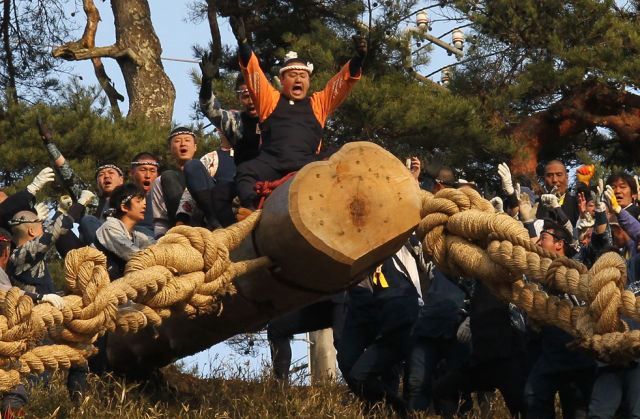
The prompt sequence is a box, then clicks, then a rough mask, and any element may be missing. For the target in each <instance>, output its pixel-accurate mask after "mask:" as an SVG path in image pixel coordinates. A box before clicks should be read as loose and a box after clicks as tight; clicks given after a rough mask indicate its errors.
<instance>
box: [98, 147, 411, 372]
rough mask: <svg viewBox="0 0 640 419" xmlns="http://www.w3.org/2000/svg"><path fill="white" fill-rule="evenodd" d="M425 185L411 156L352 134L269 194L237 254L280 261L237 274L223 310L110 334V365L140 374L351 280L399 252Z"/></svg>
mask: <svg viewBox="0 0 640 419" xmlns="http://www.w3.org/2000/svg"><path fill="white" fill-rule="evenodd" d="M420 207H421V197H420V193H419V188H418V184H417V182H416V181H415V179H413V177H412V176H411V174H410V173H409V171H408V170H407V169H406V168H405V166H404V165H403V163H402V162H400V161H399V160H398V159H397V158H395V157H394V156H393V155H391V154H390V153H389V152H387V151H385V150H383V149H382V148H381V147H379V146H377V145H375V144H372V143H362V142H360V143H350V144H347V145H345V146H344V147H343V148H342V149H341V150H340V151H338V152H337V153H336V154H334V155H333V156H332V157H331V158H330V159H329V160H328V161H323V162H316V163H312V164H309V165H307V166H305V167H304V168H303V169H302V170H300V171H299V172H298V173H297V175H296V176H295V177H293V178H291V179H289V180H288V181H287V182H285V183H283V184H282V185H281V186H279V187H278V188H277V189H276V190H275V191H274V192H273V194H271V196H270V197H269V198H268V199H267V200H266V201H265V206H264V208H263V210H262V211H263V212H262V216H261V219H260V222H259V224H258V226H257V227H256V229H255V231H254V234H253V237H249V238H247V239H246V240H245V241H244V242H243V243H242V244H241V246H240V247H239V248H238V249H237V250H236V251H235V252H233V253H232V255H231V256H232V259H234V260H247V259H252V258H255V257H257V256H262V255H266V256H268V257H269V258H271V260H272V261H273V262H274V263H275V265H276V268H272V269H262V270H260V271H257V272H254V273H252V274H248V275H244V276H241V277H238V278H236V279H235V280H234V281H233V284H234V286H235V288H236V289H237V293H236V294H234V295H228V296H225V297H223V298H222V304H223V310H222V313H221V314H220V315H216V314H211V315H203V316H200V317H197V318H195V319H188V318H169V319H167V320H165V321H164V322H163V324H162V326H161V327H160V328H159V329H158V330H157V333H158V336H157V338H154V336H153V332H154V331H152V330H150V329H149V328H147V329H145V330H143V331H142V332H141V333H138V334H136V335H127V336H115V335H113V336H110V337H109V348H108V351H107V356H108V359H109V364H110V366H111V367H112V368H113V369H115V370H117V371H121V372H124V373H126V374H128V375H130V376H144V375H145V374H146V373H148V371H150V370H151V369H152V368H155V367H161V366H164V365H166V364H168V363H170V362H172V361H174V360H176V359H179V358H181V357H184V356H187V355H191V354H195V353H197V352H199V351H201V350H204V349H207V348H209V347H210V346H211V345H213V344H215V343H218V342H221V341H223V340H224V339H226V338H228V337H230V336H233V335H236V334H238V333H242V332H247V331H252V330H256V329H258V328H260V327H261V326H263V325H264V324H265V323H266V322H267V321H268V320H269V319H271V318H273V317H275V316H277V315H280V314H284V313H287V312H290V311H293V310H296V309H298V308H300V307H303V306H306V305H308V304H311V303H313V302H315V301H317V300H319V299H320V298H322V297H323V296H325V295H331V294H334V293H336V292H338V291H339V290H342V289H345V288H346V287H348V286H349V285H350V284H353V283H355V282H357V281H359V279H360V278H361V277H362V276H363V275H364V274H366V273H367V272H368V271H369V270H370V269H372V268H373V267H374V266H376V265H377V264H379V263H380V262H382V261H384V260H385V259H387V258H389V257H390V256H392V255H393V254H394V253H395V252H396V251H397V250H398V249H399V248H400V247H401V246H402V245H403V243H404V242H405V241H406V240H407V238H408V237H409V235H410V234H411V232H412V231H413V229H414V228H415V226H416V225H417V224H418V222H419V221H420Z"/></svg>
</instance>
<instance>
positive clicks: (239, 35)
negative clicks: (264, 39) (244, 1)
mask: <svg viewBox="0 0 640 419" xmlns="http://www.w3.org/2000/svg"><path fill="white" fill-rule="evenodd" d="M229 24H230V25H231V30H232V31H233V34H234V35H235V37H236V40H237V41H238V43H239V44H242V43H244V42H245V41H246V40H247V33H246V31H245V29H244V20H243V19H242V16H233V15H232V16H229Z"/></svg>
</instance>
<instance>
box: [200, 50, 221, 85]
mask: <svg viewBox="0 0 640 419" xmlns="http://www.w3.org/2000/svg"><path fill="white" fill-rule="evenodd" d="M219 61H220V60H219V59H218V58H214V56H213V53H212V52H205V53H204V54H203V55H202V58H201V59H200V63H199V65H200V71H202V80H203V81H204V80H208V81H209V82H210V81H211V80H212V79H213V78H214V77H215V76H216V75H217V74H218V69H219Z"/></svg>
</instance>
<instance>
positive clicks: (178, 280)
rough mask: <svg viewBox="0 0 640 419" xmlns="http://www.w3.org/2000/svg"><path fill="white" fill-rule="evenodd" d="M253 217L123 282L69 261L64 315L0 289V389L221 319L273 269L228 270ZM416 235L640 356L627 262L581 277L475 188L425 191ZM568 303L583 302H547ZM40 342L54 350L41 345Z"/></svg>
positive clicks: (502, 293) (82, 256)
mask: <svg viewBox="0 0 640 419" xmlns="http://www.w3.org/2000/svg"><path fill="white" fill-rule="evenodd" d="M259 215H260V211H256V212H254V213H252V214H251V215H249V216H248V217H247V218H246V219H245V220H243V221H241V222H239V223H237V224H235V225H233V226H231V227H229V228H226V229H220V230H216V231H214V232H210V231H208V230H206V229H204V228H193V227H186V226H179V227H174V228H172V229H171V230H169V231H168V232H167V234H166V235H165V236H164V237H163V238H162V239H160V240H159V241H158V243H157V244H155V245H153V246H150V247H148V248H146V249H144V250H142V251H141V252H138V253H137V254H136V255H134V257H133V258H132V259H131V260H130V261H129V263H128V264H127V266H126V268H125V275H124V276H123V277H122V278H120V279H117V280H115V281H113V282H110V281H109V277H108V274H107V270H106V258H105V256H104V254H102V253H101V252H99V251H98V250H96V249H94V248H90V247H85V248H81V249H77V250H74V251H72V252H70V253H69V254H68V255H67V258H66V259H65V283H66V287H67V289H68V291H69V292H70V295H67V296H65V297H64V299H65V301H66V304H67V306H66V307H65V308H64V309H63V310H57V309H55V308H54V307H53V306H51V305H49V304H40V305H37V306H34V305H33V302H32V301H31V299H30V298H28V297H25V296H24V295H22V294H21V292H20V290H19V289H17V288H12V289H11V290H9V291H0V391H6V390H8V389H10V388H12V387H13V386H15V385H16V384H17V383H18V382H19V380H20V374H27V373H31V372H40V371H43V370H45V369H47V370H55V369H58V368H68V367H69V366H72V365H79V364H82V363H84V362H86V357H87V356H90V355H91V354H93V353H95V348H94V347H93V345H92V343H93V342H94V341H95V340H96V339H97V338H98V337H99V336H100V335H102V334H104V333H106V332H115V333H135V332H137V331H138V330H140V329H142V328H144V327H147V326H151V327H152V328H157V327H159V326H160V325H161V324H162V321H163V319H165V318H168V317H170V316H174V315H175V316H189V317H195V316H199V315H203V314H219V313H220V312H221V311H222V309H223V307H222V303H221V298H222V297H223V296H225V295H230V294H234V293H235V292H236V290H235V288H234V286H233V283H232V280H233V279H234V278H235V277H236V276H238V275H242V274H244V273H247V272H251V271H253V270H255V269H258V268H261V267H269V266H271V261H270V260H269V259H268V258H267V257H260V258H257V259H254V260H249V261H242V262H236V263H234V262H231V260H230V259H229V252H230V251H231V250H233V249H235V248H237V247H238V246H239V245H240V243H241V242H242V240H243V239H244V238H245V237H247V235H248V234H249V233H250V232H251V230H252V229H253V228H254V226H255V225H256V223H257V221H258V219H259ZM421 216H422V221H421V222H420V224H419V225H418V228H417V232H418V236H419V237H420V239H421V241H422V244H423V248H424V250H425V252H426V253H427V254H428V256H429V257H430V258H431V259H432V260H433V261H434V262H435V263H436V265H437V266H438V267H439V268H440V269H441V270H442V271H445V272H450V273H455V274H458V275H461V276H466V277H473V278H478V279H480V280H482V281H484V282H485V283H486V284H487V285H488V286H489V288H490V289H491V290H492V292H493V293H495V294H496V295H497V296H499V297H500V298H501V299H503V300H504V301H510V302H513V303H514V304H516V305H517V306H518V307H520V308H522V309H523V310H524V311H526V312H527V313H528V315H529V317H531V318H532V319H534V320H536V321H540V322H542V323H545V324H551V325H555V326H558V327H560V328H562V329H563V330H566V331H567V332H569V333H571V334H572V335H573V336H575V337H576V340H575V341H574V343H573V345H574V346H576V347H578V348H580V349H581V350H584V351H586V352H588V353H590V354H592V355H593V356H596V357H598V358H599V359H601V360H603V361H606V362H610V363H616V364H625V363H628V362H630V361H631V360H634V359H636V358H638V357H640V331H631V332H630V331H628V327H627V324H626V322H625V321H624V320H623V319H621V318H620V316H621V315H623V316H626V317H629V318H632V319H635V320H640V299H638V298H636V297H635V296H634V294H633V293H632V292H630V291H627V290H624V289H623V287H624V284H625V282H626V270H625V263H624V260H623V259H622V258H621V257H620V256H619V255H617V254H615V253H607V254H605V255H604V256H602V257H601V258H600V259H598V261H597V262H596V263H595V264H594V266H593V267H592V268H591V269H590V270H587V269H586V268H585V267H584V266H583V265H581V264H579V263H576V262H574V261H572V260H570V259H567V258H565V257H561V256H558V255H557V254H555V253H552V252H548V251H545V250H544V249H542V248H541V247H539V246H537V245H535V244H533V243H532V242H531V241H530V240H529V236H528V233H527V231H526V230H525V228H524V227H523V226H522V224H520V223H519V222H518V221H516V220H514V219H512V218H511V217H509V216H506V215H504V214H496V213H495V212H494V210H493V207H492V205H491V204H490V203H489V202H488V201H486V200H484V199H482V198H481V197H480V195H479V194H478V193H477V192H475V191H474V190H472V189H469V188H463V189H458V190H455V189H445V190H442V191H440V192H438V193H437V194H436V195H435V196H434V195H432V194H430V193H428V192H423V196H422V210H421ZM532 281H536V282H539V283H540V284H542V285H543V286H544V288H545V289H546V290H548V292H550V293H553V294H557V295H562V294H563V293H568V294H574V295H576V296H577V297H578V298H579V299H581V300H583V301H585V302H586V303H587V304H586V305H585V306H576V305H574V304H573V303H572V302H571V301H570V300H569V299H566V298H561V297H558V296H556V295H550V294H549V293H548V292H547V291H544V290H542V289H541V287H539V286H538V285H537V284H536V283H535V282H532ZM45 337H48V338H49V339H50V340H51V341H52V342H53V343H54V344H53V345H44V346H38V344H39V343H40V342H42V341H43V339H44V338H45Z"/></svg>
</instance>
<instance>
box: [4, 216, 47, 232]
mask: <svg viewBox="0 0 640 419" xmlns="http://www.w3.org/2000/svg"><path fill="white" fill-rule="evenodd" d="M36 217H37V216H36ZM41 222H42V220H41V219H39V218H36V219H35V220H32V219H30V218H26V217H25V216H24V215H23V216H22V217H20V218H12V219H10V220H9V221H7V224H9V225H10V226H11V227H15V226H17V225H20V224H27V223H41ZM3 237H4V236H3Z"/></svg>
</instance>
